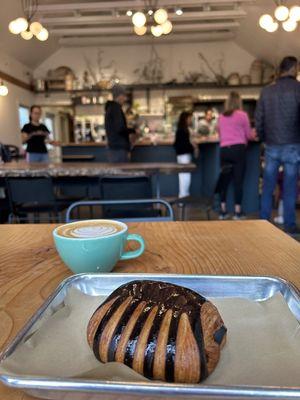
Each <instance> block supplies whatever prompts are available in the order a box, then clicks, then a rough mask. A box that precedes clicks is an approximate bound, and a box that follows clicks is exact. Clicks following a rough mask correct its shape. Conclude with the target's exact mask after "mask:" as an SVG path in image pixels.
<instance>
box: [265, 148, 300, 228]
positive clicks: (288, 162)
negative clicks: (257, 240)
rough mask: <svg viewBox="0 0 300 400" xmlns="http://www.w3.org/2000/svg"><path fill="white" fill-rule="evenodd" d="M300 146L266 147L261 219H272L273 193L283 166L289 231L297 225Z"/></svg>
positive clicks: (284, 199) (284, 213)
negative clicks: (296, 204) (296, 205)
mask: <svg viewBox="0 0 300 400" xmlns="http://www.w3.org/2000/svg"><path fill="white" fill-rule="evenodd" d="M299 154H300V144H291V145H273V146H266V151H265V163H266V166H265V172H264V186H263V193H262V199H261V218H262V219H267V220H270V219H271V213H272V208H273V207H272V206H273V193H274V190H275V187H276V184H277V178H278V171H279V167H280V166H281V165H282V166H283V170H284V173H283V220H284V225H285V226H286V227H287V229H288V230H289V229H292V230H293V228H294V227H295V225H296V207H295V203H296V198H297V181H298V165H299Z"/></svg>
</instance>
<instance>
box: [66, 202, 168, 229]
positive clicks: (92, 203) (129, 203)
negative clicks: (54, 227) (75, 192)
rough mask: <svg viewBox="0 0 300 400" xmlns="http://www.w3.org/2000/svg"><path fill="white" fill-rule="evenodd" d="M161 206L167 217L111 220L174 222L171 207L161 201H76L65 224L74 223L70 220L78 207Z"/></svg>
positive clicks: (68, 212) (69, 210)
mask: <svg viewBox="0 0 300 400" xmlns="http://www.w3.org/2000/svg"><path fill="white" fill-rule="evenodd" d="M149 204H150V205H152V206H154V205H157V206H158V205H162V206H164V208H165V210H166V211H167V212H168V215H166V216H162V215H161V213H160V214H157V216H155V217H153V216H152V217H151V216H149V217H141V216H137V217H132V216H129V217H123V218H111V219H118V220H119V221H124V222H143V221H144V222H145V221H147V222H150V221H156V222H159V221H174V213H173V209H172V207H171V205H170V204H169V203H168V202H166V201H165V200H161V199H138V200H94V201H78V202H77V203H74V204H72V205H71V206H70V207H69V208H68V210H67V213H66V222H67V223H69V222H73V221H76V220H75V219H72V218H71V216H72V213H73V212H74V210H76V209H77V210H76V211H78V208H80V207H95V206H98V207H102V206H121V207H124V206H127V207H128V206H131V207H133V209H134V207H143V206H145V205H149Z"/></svg>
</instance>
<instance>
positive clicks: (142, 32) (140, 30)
mask: <svg viewBox="0 0 300 400" xmlns="http://www.w3.org/2000/svg"><path fill="white" fill-rule="evenodd" d="M134 32H135V33H136V34H137V35H139V36H143V35H145V33H146V32H147V27H146V26H141V27H139V28H138V27H137V26H135V27H134Z"/></svg>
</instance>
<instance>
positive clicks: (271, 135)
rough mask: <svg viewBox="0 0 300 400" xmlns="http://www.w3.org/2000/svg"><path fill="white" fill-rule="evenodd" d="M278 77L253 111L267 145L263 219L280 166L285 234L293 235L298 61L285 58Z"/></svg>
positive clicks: (299, 144) (298, 153) (299, 128)
mask: <svg viewBox="0 0 300 400" xmlns="http://www.w3.org/2000/svg"><path fill="white" fill-rule="evenodd" d="M279 72H280V75H279V78H278V79H277V81H276V82H275V83H272V84H271V85H269V86H267V87H265V88H264V89H263V91H262V94H261V97H260V100H259V102H258V105H257V109H256V115H255V120H256V130H257V133H258V135H259V137H260V138H261V140H263V141H264V142H265V144H266V148H265V171H264V177H263V192H262V198H261V212H260V217H261V218H262V219H267V220H271V214H272V209H273V207H272V206H273V193H274V189H275V186H276V183H277V178H278V173H279V167H280V166H283V169H284V173H283V209H284V211H283V214H284V227H285V231H286V232H288V233H296V232H297V227H296V199H297V179H298V168H299V161H300V83H299V82H298V81H297V80H296V77H297V73H298V60H297V59H296V58H295V57H291V56H290V57H285V58H284V59H283V60H282V62H281V64H280V68H279Z"/></svg>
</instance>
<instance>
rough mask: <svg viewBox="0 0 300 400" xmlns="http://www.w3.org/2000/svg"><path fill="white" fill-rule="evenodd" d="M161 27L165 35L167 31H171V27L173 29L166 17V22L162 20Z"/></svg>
mask: <svg viewBox="0 0 300 400" xmlns="http://www.w3.org/2000/svg"><path fill="white" fill-rule="evenodd" d="M161 27H162V30H163V33H164V34H165V35H168V34H169V33H171V32H172V29H173V25H172V22H171V21H169V20H168V19H167V21H166V22H164V23H163V24H162V25H161Z"/></svg>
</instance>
